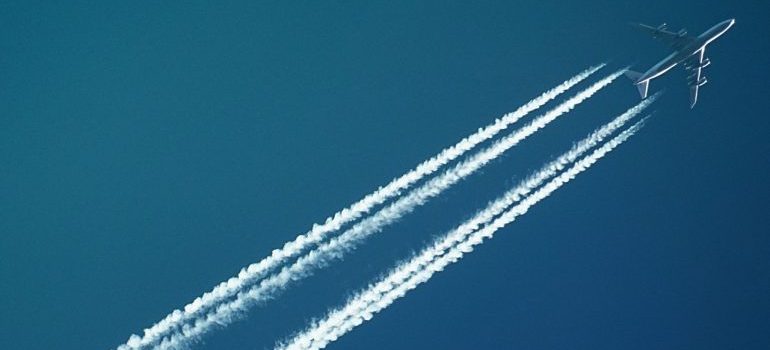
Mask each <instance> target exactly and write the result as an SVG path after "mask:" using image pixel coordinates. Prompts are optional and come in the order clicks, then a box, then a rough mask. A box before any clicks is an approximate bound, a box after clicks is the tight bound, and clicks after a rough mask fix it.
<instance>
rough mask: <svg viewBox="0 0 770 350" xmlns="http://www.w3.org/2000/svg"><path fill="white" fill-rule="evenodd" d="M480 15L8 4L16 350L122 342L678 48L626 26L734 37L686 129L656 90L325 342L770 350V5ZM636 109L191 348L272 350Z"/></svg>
mask: <svg viewBox="0 0 770 350" xmlns="http://www.w3.org/2000/svg"><path fill="white" fill-rule="evenodd" d="M367 3H368V2H367ZM463 3H464V2H444V1H436V2H421V3H420V4H414V3H413V2H400V3H394V2H380V3H379V4H367V5H364V4H362V3H355V2H348V3H345V2H323V3H320V2H319V3H303V4H298V5H292V6H287V5H284V4H283V2H278V1H275V2H272V1H271V2H253V1H233V2H226V3H217V2H202V1H187V2H178V3H177V4H172V3H170V2H163V3H147V4H139V3H136V2H128V1H124V2H114V1H91V2H87V1H70V2H64V3H59V4H53V3H51V2H39V1H3V2H0V108H1V109H0V111H2V114H1V115H0V348H2V349H50V348H56V349H108V348H112V347H114V346H117V345H118V344H120V343H122V342H123V341H125V340H126V338H127V337H128V335H130V334H131V333H134V332H139V331H141V329H142V328H143V327H146V326H149V325H151V324H152V323H153V322H155V321H157V320H159V319H160V318H161V317H163V316H165V314H166V313H167V312H169V311H171V310H172V309H174V308H176V307H180V306H182V305H184V304H185V303H187V302H188V301H190V300H191V299H192V298H194V297H195V296H197V295H199V294H200V293H202V292H203V291H206V290H209V289H210V288H211V287H212V286H213V285H214V284H216V283H218V282H219V281H221V280H223V279H226V278H228V277H230V276H232V275H233V274H234V273H236V272H237V271H238V269H239V268H240V267H241V266H244V265H247V264H249V263H251V262H254V261H257V260H259V259H260V258H262V257H263V256H265V255H266V254H268V253H269V252H270V251H271V250H272V249H274V248H276V247H279V246H280V245H282V244H283V242H285V241H287V240H289V239H292V238H293V237H294V236H296V235H297V234H299V233H301V232H304V231H305V230H307V229H308V228H310V226H311V224H312V223H314V222H318V221H320V220H323V219H324V218H325V217H326V216H327V215H329V214H331V213H333V212H335V211H337V210H338V209H340V208H342V207H344V206H346V205H347V204H349V203H351V202H353V201H355V200H357V199H359V198H360V197H361V196H363V195H365V194H366V193H369V192H370V191H371V190H373V189H375V188H376V187H377V186H379V185H382V184H385V183H386V182H387V181H388V180H390V179H391V178H392V177H394V176H397V175H400V174H401V173H403V172H404V171H406V170H407V169H409V168H410V167H412V166H414V165H415V164H417V163H419V162H420V161H421V160H423V159H425V158H426V157H428V156H430V155H433V154H435V153H436V152H437V151H438V150H440V149H441V148H443V147H445V146H447V145H449V144H452V143H454V142H455V141H456V140H458V139H459V138H461V137H463V136H464V135H467V134H468V133H470V132H472V131H474V130H475V129H476V128H478V127H480V126H482V125H485V124H486V123H488V122H490V121H491V120H492V119H493V118H495V117H498V116H500V115H502V114H504V113H506V112H509V111H512V110H513V109H515V108H516V107H517V106H519V105H521V104H522V103H524V102H526V101H527V100H529V99H530V98H532V97H534V96H536V95H538V94H539V93H540V92H542V91H544V90H546V89H548V88H550V87H552V86H554V85H556V84H558V83H559V82H561V81H563V80H564V79H566V78H568V77H570V76H572V75H573V74H575V73H577V72H578V71H580V70H582V69H584V68H586V67H588V66H590V65H593V64H597V63H599V62H603V61H609V62H610V66H611V69H617V68H619V67H622V66H624V65H626V64H632V63H634V64H636V66H635V67H636V68H638V69H640V70H641V69H644V68H646V67H649V66H651V65H652V64H654V63H655V62H657V60H659V59H660V58H662V57H664V56H665V55H666V54H667V49H666V48H665V47H664V46H663V45H661V44H660V43H657V42H655V41H654V40H653V39H652V38H649V37H647V36H646V35H644V34H643V33H641V32H638V31H636V30H634V29H633V28H631V27H629V26H628V25H627V24H626V23H627V22H629V21H640V22H646V23H650V24H658V23H660V22H667V23H668V24H669V26H670V27H671V28H673V29H678V28H680V27H686V28H688V29H689V30H690V32H691V33H693V34H696V33H699V32H701V31H703V30H705V29H707V28H709V27H710V26H711V25H713V24H715V23H717V22H719V21H722V20H724V19H727V18H732V17H734V18H736V21H737V23H736V25H735V26H734V27H733V28H732V29H731V30H730V31H729V32H728V33H727V34H726V35H725V36H723V37H722V38H720V39H719V40H718V41H716V42H714V43H713V44H712V45H711V46H710V47H709V50H708V51H707V56H708V57H710V59H711V61H712V64H711V66H709V67H708V68H706V70H705V75H706V76H707V77H708V79H709V84H707V85H706V86H704V87H703V88H702V90H701V96H700V102H699V104H698V105H697V106H696V108H695V109H694V110H690V109H689V108H688V102H687V89H686V86H685V76H684V73H683V72H682V71H679V70H676V71H673V72H671V73H670V74H667V75H666V76H665V77H663V78H660V79H657V80H655V81H654V82H653V83H652V85H651V89H652V90H654V91H657V90H661V89H665V90H666V94H665V95H664V96H663V98H662V99H661V100H660V101H659V102H657V103H656V104H655V105H654V107H653V109H655V110H656V111H657V114H656V115H655V117H654V118H653V119H652V120H651V121H650V123H649V124H648V126H647V127H646V128H644V129H643V130H642V132H641V133H640V134H639V135H638V136H637V137H635V138H633V139H632V140H631V141H630V142H629V143H627V144H625V145H623V146H622V147H621V148H619V149H618V150H617V151H616V152H613V153H612V154H611V155H610V156H608V157H607V158H606V159H604V160H602V161H601V162H600V163H598V164H597V165H596V166H595V167H594V168H592V169H591V170H590V171H588V172H587V173H585V174H583V175H581V176H580V177H579V178H578V179H577V180H575V181H574V182H573V183H570V184H569V185H567V186H566V187H565V188H563V189H562V190H559V191H558V192H557V193H556V194H554V196H552V197H551V198H549V199H547V200H545V201H544V202H542V203H541V204H540V205H538V206H537V207H536V208H534V209H533V210H532V211H531V212H530V213H528V214H527V215H526V216H525V217H523V218H522V219H521V220H519V221H517V222H516V223H515V224H513V225H511V226H510V227H508V228H506V229H505V230H503V231H502V232H500V234H499V235H498V236H497V237H496V238H495V239H493V240H492V241H490V242H488V243H487V244H485V245H484V246H482V247H481V248H480V249H478V250H477V251H476V252H474V253H473V254H471V255H470V256H468V257H467V258H466V259H464V260H463V261H462V262H461V263H459V264H456V265H454V266H452V267H450V268H449V269H448V270H447V271H446V272H444V273H441V274H439V275H437V276H436V277H435V278H434V279H433V280H432V281H431V282H429V283H428V284H426V285H424V286H422V287H420V288H418V289H417V290H415V291H414V292H413V293H411V294H409V295H408V296H407V297H406V298H404V299H402V300H401V301H399V302H397V303H396V304H394V305H393V306H392V307H391V308H389V309H388V310H386V311H385V312H383V313H382V314H380V315H378V316H377V317H375V319H374V320H372V321H371V322H369V323H367V324H366V325H364V326H362V327H360V328H358V329H356V330H355V331H354V332H352V333H351V334H349V335H347V336H346V337H344V338H343V339H341V340H340V341H339V342H337V343H335V344H334V345H333V348H337V349H364V348H365V349H394V348H401V349H403V348H418V347H423V346H427V347H430V348H510V349H576V348H577V349H581V348H593V349H617V348H623V349H650V348H655V349H661V348H662V349H673V348H677V349H725V348H741V349H767V348H770V337H768V335H767V330H768V326H767V324H768V320H770V301H768V300H770V299H768V296H769V295H770V238H769V237H768V233H769V232H770V229H768V228H769V227H770V216H768V214H767V210H768V208H770V182H768V174H769V173H770V156H769V155H770V144H769V143H768V136H767V135H769V134H770V119H768V115H767V111H768V110H769V109H768V107H770V104H768V96H770V90H769V89H768V81H769V79H770V74H769V72H768V68H767V57H768V55H770V40H768V39H767V35H766V34H767V33H768V32H770V28H769V26H768V21H767V13H770V8H768V7H769V6H770V5H767V4H766V3H765V2H762V1H732V2H725V1H703V2H698V4H697V5H694V4H691V3H687V2H678V3H677V2H671V1H658V0H654V1H592V2H582V3H578V2H569V3H567V4H565V2H562V1H528V2H515V3H514V2H508V3H507V4H505V2H500V3H494V2H484V3H482V4H474V5H470V4H463ZM609 72H610V69H606V70H605V71H603V72H601V74H607V73H609ZM637 100H638V96H637V94H636V91H635V89H634V88H633V87H631V86H630V84H628V83H627V82H626V81H623V80H619V81H618V82H617V83H615V84H613V85H612V86H610V87H609V88H607V89H606V90H604V91H602V92H600V93H599V94H597V96H596V97H595V98H593V99H591V100H589V101H588V102H586V103H585V104H584V105H582V106H580V107H579V108H578V109H576V110H575V112H574V113H570V114H569V116H565V117H564V118H563V119H562V120H559V121H557V122H556V123H555V124H554V125H553V126H550V127H548V128H547V129H545V130H543V131H542V132H541V133H538V134H537V136H536V137H533V138H532V139H530V140H527V141H526V142H525V143H523V144H522V145H521V147H517V148H516V149H514V150H513V151H511V152H509V153H508V154H507V155H506V156H505V157H503V158H502V159H501V160H499V161H496V162H494V163H493V164H492V165H490V166H489V167H487V168H485V169H484V171H483V172H482V173H480V174H478V175H476V176H473V177H472V178H470V179H468V181H465V182H463V183H462V184H461V185H459V186H458V187H457V188H455V189H453V190H451V191H449V192H448V193H446V194H445V195H443V196H441V197H440V198H438V199H436V200H435V201H433V202H432V203H430V205H428V206H426V207H424V208H422V209H420V210H418V211H417V212H416V213H415V214H414V215H411V216H409V217H408V218H405V220H403V221H402V222H400V223H398V224H397V225H394V226H392V227H391V228H389V229H388V230H387V231H386V232H384V233H383V234H382V235H380V236H378V237H377V238H374V239H372V240H370V241H368V242H367V244H365V245H364V246H363V247H362V248H361V249H360V250H358V251H357V252H356V253H355V254H352V255H351V256H350V257H349V258H348V259H347V260H345V262H343V263H341V264H339V265H335V266H334V267H333V268H330V269H327V270H324V271H322V272H320V273H318V274H317V275H315V276H314V277H312V278H310V279H308V280H306V281H304V282H303V283H301V284H299V285H298V286H297V287H296V288H293V289H291V290H290V291H288V292H287V293H285V294H284V295H283V296H282V297H281V298H279V299H278V300H275V301H274V302H272V303H270V304H269V305H267V306H266V307H263V308H259V309H256V310H254V311H253V312H252V313H251V314H250V317H249V318H248V319H246V320H244V321H242V322H239V323H236V324H234V325H233V326H231V327H229V328H227V329H224V330H219V331H217V332H215V333H214V334H213V335H212V336H210V337H207V338H206V342H205V343H204V344H200V346H198V347H197V348H199V349H233V350H236V349H262V348H269V347H271V346H272V345H273V344H274V342H275V341H276V340H279V339H281V338H283V337H285V336H288V335H290V334H291V332H293V331H295V330H298V329H300V328H301V327H303V326H304V325H305V323H306V321H307V320H308V319H310V318H312V317H318V316H321V314H322V313H323V312H324V311H325V310H326V309H327V308H328V307H330V306H335V305H338V304H340V303H341V302H343V301H344V299H345V297H346V296H347V295H348V293H350V292H351V291H352V290H354V289H357V288H359V287H362V286H363V285H364V284H365V283H366V282H368V281H369V280H370V279H371V278H373V277H374V276H376V275H377V274H379V273H381V272H383V271H384V270H385V269H387V268H388V267H390V266H391V265H392V264H393V262H394V261H395V260H397V259H401V258H404V257H406V256H407V255H408V254H409V253H410V252H411V251H414V250H417V249H419V248H420V247H421V245H422V244H423V243H424V242H426V241H427V240H429V239H430V238H431V237H433V236H434V235H437V234H440V233H441V232H443V231H445V230H447V229H449V228H451V227H453V226H454V225H456V224H458V223H459V222H461V221H462V220H463V219H465V218H467V217H468V216H469V215H470V214H471V213H473V211H474V210H476V209H478V208H480V207H482V206H483V205H484V204H485V203H486V201H488V200H490V199H492V198H494V197H495V196H496V195H498V194H499V193H501V192H502V191H504V190H505V189H507V188H508V187H509V186H511V185H513V184H515V182H516V180H517V179H520V178H521V177H523V176H526V175H527V174H528V173H529V172H530V171H531V170H533V169H536V168H537V167H538V166H539V165H540V164H542V163H543V162H544V161H546V160H548V159H550V158H551V157H552V156H554V155H557V154H559V153H560V152H562V151H563V150H565V149H566V148H567V147H569V146H570V144H571V142H572V141H574V140H577V139H579V138H581V137H582V136H584V135H585V134H586V133H587V132H588V131H590V130H592V129H593V128H595V127H597V126H599V125H601V124H602V123H604V122H606V121H608V120H609V119H610V118H612V117H613V116H614V115H616V114H618V113H620V112H621V111H623V110H625V109H626V108H628V107H630V106H631V105H633V104H634V103H636V102H637Z"/></svg>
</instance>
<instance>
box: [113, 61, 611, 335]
mask: <svg viewBox="0 0 770 350" xmlns="http://www.w3.org/2000/svg"><path fill="white" fill-rule="evenodd" d="M604 66H605V64H604V63H602V64H599V65H597V66H594V67H591V68H589V69H587V70H585V71H583V72H581V73H579V74H578V75H576V76H574V77H572V78H570V79H569V80H567V81H565V82H563V83H561V84H560V85H558V86H556V87H555V88H553V89H551V90H548V91H546V92H545V93H543V94H542V95H540V96H538V97H536V98H535V99H533V100H531V101H529V102H527V103H526V104H525V105H523V106H521V107H519V108H518V109H517V110H516V111H514V112H511V113H508V114H506V115H504V116H503V117H501V118H499V119H496V120H495V121H494V122H493V123H492V124H490V125H487V126H486V127H484V128H480V129H479V130H478V131H477V132H475V133H473V134H471V135H470V136H468V137H466V138H464V139H462V140H460V141H459V142H458V143H456V144H455V145H453V146H450V147H448V148H445V149H444V150H442V151H441V152H440V153H439V154H437V155H436V156H433V157H432V158H430V159H428V160H426V161H424V162H423V163H421V164H419V165H418V166H417V167H415V168H414V169H412V170H410V171H409V172H407V173H406V174H404V175H402V176H401V177H398V178H396V179H393V180H392V181H391V182H390V183H388V184H387V185H385V186H384V187H380V188H379V189H377V190H376V191H374V192H372V193H370V194H368V195H367V196H365V197H364V198H363V199H361V200H359V201H358V202H356V203H354V204H352V205H351V206H349V207H347V208H345V209H342V210H340V211H339V212H337V213H335V214H334V215H332V216H330V217H328V218H327V219H326V221H325V222H324V223H323V224H320V225H318V224H316V225H313V228H312V229H311V230H310V231H308V232H307V233H305V234H302V235H299V236H297V237H296V238H295V239H294V241H291V242H287V243H286V244H284V246H283V248H281V249H275V250H273V252H272V253H271V255H270V256H268V257H266V258H264V259H262V260H261V261H259V262H257V263H254V264H251V265H249V266H247V267H245V268H243V269H241V271H240V272H239V273H238V275H237V276H236V277H232V278H230V279H229V280H227V281H225V282H222V283H220V284H219V285H217V286H216V287H215V288H214V289H212V290H211V291H209V292H206V293H204V294H203V295H201V296H200V297H198V298H196V299H195V300H193V301H192V302H190V303H189V304H187V305H185V306H184V308H182V309H181V310H179V309H177V310H174V311H173V312H171V313H170V314H168V315H167V316H166V317H165V318H163V319H162V320H160V321H159V322H157V323H156V324H154V325H153V326H151V327H150V328H147V329H145V330H144V335H143V336H139V335H135V334H134V335H131V337H130V338H129V339H128V341H127V342H126V343H125V344H123V345H121V346H119V347H118V349H119V350H126V349H131V348H141V347H144V346H147V345H150V344H153V343H154V342H156V341H157V340H159V339H160V337H162V336H163V335H164V334H166V333H168V332H169V331H171V330H173V329H175V328H177V327H179V326H180V325H181V324H182V323H184V322H186V321H187V320H190V319H191V318H193V317H195V316H197V315H198V314H200V313H201V312H203V311H206V310H207V309H208V308H210V307H212V306H213V305H216V304H217V303H219V302H221V301H223V300H225V299H227V298H230V297H232V296H234V295H235V294H236V293H237V292H239V291H240V290H241V289H242V288H243V286H245V285H248V284H249V283H252V282H253V281H256V280H259V279H260V278H262V277H264V276H265V274H267V273H268V272H269V271H271V270H272V269H274V268H276V267H277V266H279V265H281V264H283V263H284V262H286V260H288V259H290V258H292V257H295V256H297V255H298V254H300V253H302V252H303V251H304V250H305V249H307V248H308V247H310V246H311V245H314V244H317V243H318V242H321V241H322V240H323V239H324V238H325V237H326V236H327V235H328V234H329V233H330V232H334V231H336V230H339V229H340V228H341V227H342V226H343V225H345V224H347V223H350V222H352V221H354V220H357V219H359V218H360V217H361V216H363V215H365V214H366V213H368V212H369V211H370V210H371V209H372V208H373V207H375V206H378V205H380V204H382V203H384V202H386V201H387V200H389V199H391V198H393V197H395V196H398V195H400V193H401V191H403V190H404V189H406V188H408V187H409V186H411V185H413V184H414V183H415V182H417V181H420V180H421V179H423V178H425V177H426V176H428V175H430V174H432V173H434V172H435V171H437V170H438V169H440V168H441V167H442V166H444V165H446V164H447V163H449V162H451V161H453V160H455V159H457V158H458V157H460V156H462V155H463V154H464V153H465V152H467V151H468V150H470V149H472V148H474V147H475V146H476V145H478V144H479V143H481V142H484V141H486V140H488V139H490V138H492V137H494V136H495V135H497V134H498V133H499V132H500V131H502V130H505V129H506V128H507V127H509V126H510V125H511V124H513V123H516V122H517V121H518V120H519V119H521V118H522V117H524V116H525V115H527V114H528V113H530V112H532V111H534V110H536V109H538V108H540V107H542V106H543V105H544V104H545V103H547V102H549V101H551V100H553V99H554V98H556V97H557V96H559V95H561V94H562V93H564V92H565V91H567V90H569V89H570V88H572V87H573V86H575V85H576V84H578V83H580V82H581V81H583V80H585V79H586V78H588V77H589V76H591V75H592V74H593V73H595V72H596V71H598V70H599V69H601V68H602V67H604Z"/></svg>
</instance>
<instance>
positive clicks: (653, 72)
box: [626, 19, 735, 108]
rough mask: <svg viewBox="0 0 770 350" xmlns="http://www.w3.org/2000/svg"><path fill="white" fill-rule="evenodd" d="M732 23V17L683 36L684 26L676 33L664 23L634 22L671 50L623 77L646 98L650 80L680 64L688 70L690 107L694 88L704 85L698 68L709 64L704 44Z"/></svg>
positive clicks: (700, 68)
mask: <svg viewBox="0 0 770 350" xmlns="http://www.w3.org/2000/svg"><path fill="white" fill-rule="evenodd" d="M733 24H735V19H728V20H726V21H723V22H720V23H718V24H717V25H715V26H713V27H711V29H709V30H707V31H705V32H704V33H703V34H701V35H699V36H697V37H693V36H690V35H687V31H686V30H684V29H682V30H680V31H678V32H676V33H674V32H671V31H668V30H667V29H666V24H665V23H664V24H661V25H660V26H658V27H651V26H648V25H645V24H636V26H638V27H639V28H641V29H643V30H644V31H646V32H648V33H650V34H651V35H652V36H653V37H654V38H656V39H660V40H661V41H663V42H664V43H666V44H667V45H668V46H670V47H671V48H672V49H674V53H672V54H670V55H669V56H668V57H666V58H664V59H663V60H662V61H660V62H658V64H656V65H654V66H653V67H652V68H650V69H649V70H648V71H646V72H644V73H639V72H634V71H628V72H626V76H627V77H628V78H629V79H631V80H632V81H633V83H634V85H636V88H637V89H638V90H639V94H640V95H641V96H642V98H643V99H644V98H646V97H647V91H648V88H649V86H650V80H652V79H654V78H657V77H659V76H661V75H663V73H666V72H668V71H669V70H670V69H671V68H674V67H675V66H676V65H678V64H682V65H683V66H684V68H685V70H686V71H687V73H688V74H687V85H688V86H689V87H690V108H693V107H695V103H696V102H698V88H700V87H701V86H703V85H704V84H706V77H703V76H701V70H702V69H703V68H705V67H706V66H708V65H709V64H710V63H711V61H709V59H708V58H705V57H704V52H705V51H706V45H708V44H710V43H711V42H712V41H714V40H715V39H716V38H718V37H719V36H721V35H722V34H724V33H725V32H726V31H727V30H728V29H730V27H732V26H733Z"/></svg>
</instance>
